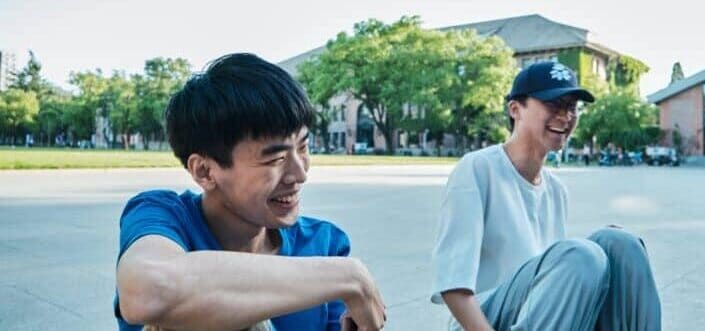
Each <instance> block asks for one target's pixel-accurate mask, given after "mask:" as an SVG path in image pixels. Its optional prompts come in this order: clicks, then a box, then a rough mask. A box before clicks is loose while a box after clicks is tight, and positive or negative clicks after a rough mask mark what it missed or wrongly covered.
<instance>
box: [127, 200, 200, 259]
mask: <svg viewBox="0 0 705 331" xmlns="http://www.w3.org/2000/svg"><path fill="white" fill-rule="evenodd" d="M164 198H166V197H154V196H150V195H148V194H141V195H138V196H136V197H134V198H132V199H131V200H130V201H129V202H128V203H127V205H126V206H125V210H124V211H123V213H122V217H121V218H120V252H119V255H118V260H119V259H120V257H122V254H124V253H125V251H127V249H128V248H129V247H130V246H131V245H132V244H133V243H134V242H135V241H137V240H138V239H140V238H142V237H144V236H147V235H159V236H163V237H165V238H167V239H170V240H172V241H174V242H175V243H177V244H178V245H179V246H181V248H183V249H184V250H188V249H187V247H188V245H187V243H186V242H187V240H186V235H185V231H184V229H183V228H182V226H181V225H180V218H179V217H184V215H181V216H179V215H178V213H179V212H178V203H176V201H169V200H165V199H164ZM173 199H174V200H177V199H178V198H177V197H176V196H174V197H173Z"/></svg>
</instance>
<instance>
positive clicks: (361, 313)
mask: <svg viewBox="0 0 705 331" xmlns="http://www.w3.org/2000/svg"><path fill="white" fill-rule="evenodd" d="M353 261H355V263H354V269H353V275H354V276H353V278H354V279H355V281H356V283H357V284H356V288H357V290H356V291H354V292H353V295H351V296H349V297H348V298H343V301H344V302H345V306H346V307H347V311H346V312H345V314H344V315H343V316H344V317H345V318H346V319H351V321H350V322H352V323H350V326H351V327H352V325H354V326H355V327H356V328H354V329H350V330H360V331H377V330H381V329H382V328H383V327H384V322H385V321H386V320H387V317H386V315H385V314H384V310H385V308H386V307H385V305H384V302H383V301H382V296H381V295H380V294H379V291H378V290H377V286H376V285H375V283H374V280H373V279H372V275H370V272H369V271H368V270H367V267H365V265H364V264H362V262H360V261H359V260H356V259H354V260H353ZM346 323H347V322H346ZM343 330H345V329H343Z"/></svg>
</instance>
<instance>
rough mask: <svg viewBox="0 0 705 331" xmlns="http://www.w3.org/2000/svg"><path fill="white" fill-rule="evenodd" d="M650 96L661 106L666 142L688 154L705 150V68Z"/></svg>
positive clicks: (660, 122)
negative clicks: (704, 146)
mask: <svg viewBox="0 0 705 331" xmlns="http://www.w3.org/2000/svg"><path fill="white" fill-rule="evenodd" d="M647 100H648V101H649V102H651V103H654V104H656V105H657V106H658V107H659V110H660V111H659V127H660V128H661V130H663V132H664V135H663V136H662V138H661V142H660V143H661V144H662V145H664V146H668V147H673V148H676V149H679V150H680V152H682V153H683V154H684V155H688V156H692V155H703V154H705V153H704V152H705V149H704V148H703V145H704V143H705V131H704V130H703V128H705V121H704V118H705V70H703V71H700V72H699V73H696V74H695V75H692V76H690V77H687V78H684V79H681V80H677V81H675V82H673V83H671V84H670V85H669V86H667V87H665V88H663V89H661V90H659V91H657V92H656V93H654V94H651V95H649V96H648V97H647ZM678 136H680V138H678ZM678 145H680V146H678Z"/></svg>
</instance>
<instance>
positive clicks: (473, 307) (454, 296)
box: [442, 290, 492, 331]
mask: <svg viewBox="0 0 705 331" xmlns="http://www.w3.org/2000/svg"><path fill="white" fill-rule="evenodd" d="M442 295H443V301H445V303H446V305H447V306H448V309H450V312H451V313H452V314H453V317H455V319H456V320H457V321H458V323H460V325H461V326H462V327H463V329H464V330H466V331H491V330H492V326H490V324H489V322H487V318H485V314H484V313H483V312H482V309H480V305H479V304H478V303H477V300H475V297H474V296H473V295H472V293H471V292H470V291H467V290H451V291H446V292H443V293H442Z"/></svg>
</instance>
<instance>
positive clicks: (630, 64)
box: [614, 55, 649, 87]
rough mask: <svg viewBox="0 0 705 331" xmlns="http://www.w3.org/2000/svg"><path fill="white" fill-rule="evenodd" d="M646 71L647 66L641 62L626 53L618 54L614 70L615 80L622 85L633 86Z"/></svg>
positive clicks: (647, 70)
mask: <svg viewBox="0 0 705 331" xmlns="http://www.w3.org/2000/svg"><path fill="white" fill-rule="evenodd" d="M647 72H649V67H648V66H647V65H646V64H644V63H643V62H641V61H639V60H637V59H635V58H633V57H631V56H628V55H620V56H619V60H618V61H617V67H616V69H615V72H614V75H615V82H616V84H617V85H618V86H622V87H627V86H635V85H638V84H639V80H640V79H641V76H642V75H643V74H645V73H647Z"/></svg>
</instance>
